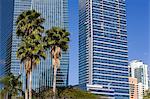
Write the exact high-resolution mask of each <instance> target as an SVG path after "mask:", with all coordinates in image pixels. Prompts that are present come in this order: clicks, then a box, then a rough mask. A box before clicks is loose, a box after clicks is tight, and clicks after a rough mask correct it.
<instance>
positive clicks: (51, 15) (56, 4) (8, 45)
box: [0, 0, 69, 89]
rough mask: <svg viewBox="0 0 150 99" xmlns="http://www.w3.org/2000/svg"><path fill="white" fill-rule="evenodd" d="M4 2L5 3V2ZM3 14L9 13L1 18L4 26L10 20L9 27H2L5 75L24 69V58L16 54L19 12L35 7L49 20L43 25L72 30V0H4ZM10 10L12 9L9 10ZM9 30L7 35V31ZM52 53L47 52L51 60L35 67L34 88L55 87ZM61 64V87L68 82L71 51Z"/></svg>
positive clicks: (59, 73) (58, 75)
mask: <svg viewBox="0 0 150 99" xmlns="http://www.w3.org/2000/svg"><path fill="white" fill-rule="evenodd" d="M2 2H3V3H2ZM1 4H2V6H1V7H2V10H1V12H2V14H7V15H4V16H2V17H0V18H1V19H0V20H3V21H1V25H3V24H5V23H7V25H6V28H4V27H2V28H0V29H1V33H0V35H1V36H0V37H1V41H2V42H1V45H0V46H2V47H3V48H2V49H3V50H1V53H2V54H4V55H2V54H1V56H0V59H1V58H2V59H3V60H4V62H3V66H4V68H3V69H2V70H1V71H3V73H2V75H6V74H7V73H9V72H12V73H13V74H15V75H18V74H19V72H20V60H18V59H17V57H16V51H17V49H18V46H19V43H20V40H19V38H18V37H17V36H16V20H17V17H18V15H19V14H20V13H21V12H23V11H25V10H30V9H35V10H36V11H38V12H39V13H41V15H42V17H43V18H45V19H46V21H45V23H44V24H43V26H44V27H45V30H46V29H50V28H51V27H52V26H58V27H61V28H65V29H68V0H2V1H1ZM6 9H8V10H7V11H6ZM2 29H4V30H2ZM6 33H7V34H6ZM49 53H50V52H49V51H48V52H47V56H48V57H47V59H46V60H41V62H40V64H39V65H38V66H37V68H35V69H34V70H33V76H32V86H33V89H36V88H39V87H42V86H43V87H51V85H52V76H53V75H52V74H53V73H52V72H53V71H52V68H51V59H50V54H49ZM61 59H62V60H61V66H60V69H59V70H58V74H57V86H67V85H68V73H69V53H68V52H63V55H62V58H61ZM22 81H23V88H25V71H24V68H23V75H22Z"/></svg>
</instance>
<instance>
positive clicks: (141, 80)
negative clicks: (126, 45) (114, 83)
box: [129, 60, 148, 99]
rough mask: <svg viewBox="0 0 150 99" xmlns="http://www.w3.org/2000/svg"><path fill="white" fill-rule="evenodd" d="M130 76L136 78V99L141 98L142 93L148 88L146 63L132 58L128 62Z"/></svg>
mask: <svg viewBox="0 0 150 99" xmlns="http://www.w3.org/2000/svg"><path fill="white" fill-rule="evenodd" d="M129 70H130V76H131V77H133V78H137V82H138V99H143V94H144V92H145V91H146V90H148V65H146V64H144V63H143V62H142V61H139V60H133V61H131V62H130V63H129Z"/></svg>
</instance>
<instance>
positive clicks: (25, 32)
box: [16, 10, 46, 66]
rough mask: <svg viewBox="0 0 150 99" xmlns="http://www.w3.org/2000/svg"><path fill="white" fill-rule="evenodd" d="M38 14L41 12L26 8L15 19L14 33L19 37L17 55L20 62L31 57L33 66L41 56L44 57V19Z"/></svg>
mask: <svg viewBox="0 0 150 99" xmlns="http://www.w3.org/2000/svg"><path fill="white" fill-rule="evenodd" d="M40 16H41V14H40V13H38V12H36V11H35V10H28V11H24V12H22V13H21V14H20V15H19V16H18V18H17V21H16V24H17V30H16V34H17V36H18V37H20V38H21V44H20V46H19V48H18V51H17V57H18V58H19V59H20V60H21V62H25V61H27V60H28V59H31V60H32V63H33V66H36V65H37V64H39V62H40V59H41V58H43V59H45V58H46V53H45V49H44V42H43V36H42V34H43V32H44V27H43V26H42V24H43V22H44V20H45V19H43V18H41V17H40Z"/></svg>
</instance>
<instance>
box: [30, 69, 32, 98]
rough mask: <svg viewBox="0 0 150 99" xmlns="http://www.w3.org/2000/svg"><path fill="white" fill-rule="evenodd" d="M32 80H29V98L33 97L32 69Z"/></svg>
mask: <svg viewBox="0 0 150 99" xmlns="http://www.w3.org/2000/svg"><path fill="white" fill-rule="evenodd" d="M29 79H30V82H29V99H32V70H31V71H30V78H29Z"/></svg>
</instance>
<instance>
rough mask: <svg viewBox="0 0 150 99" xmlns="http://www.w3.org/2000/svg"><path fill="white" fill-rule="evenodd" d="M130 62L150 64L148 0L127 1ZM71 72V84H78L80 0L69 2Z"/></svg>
mask: <svg viewBox="0 0 150 99" xmlns="http://www.w3.org/2000/svg"><path fill="white" fill-rule="evenodd" d="M126 4H127V7H126V8H127V32H128V46H129V48H128V49H129V50H128V51H129V60H133V59H138V60H142V61H143V62H144V63H146V64H150V61H149V60H150V59H149V58H148V55H149V30H148V26H149V25H148V20H149V19H148V18H149V17H148V16H149V15H148V14H149V12H148V11H149V10H148V9H149V7H148V4H149V1H148V0H126ZM69 31H70V33H71V36H70V39H71V41H70V67H69V68H70V70H69V84H70V85H75V84H78V33H79V32H78V0H69Z"/></svg>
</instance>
